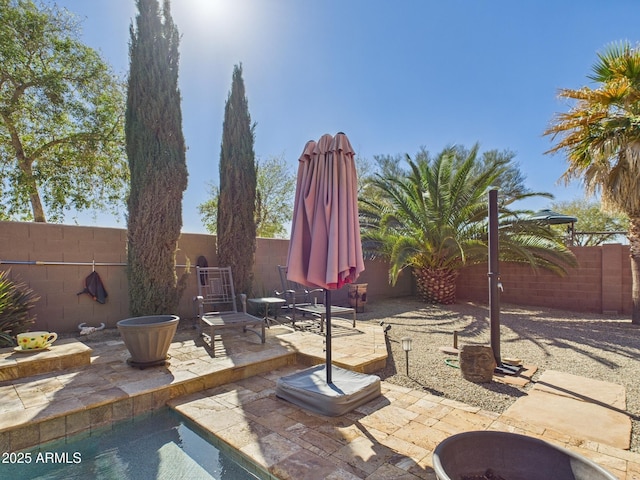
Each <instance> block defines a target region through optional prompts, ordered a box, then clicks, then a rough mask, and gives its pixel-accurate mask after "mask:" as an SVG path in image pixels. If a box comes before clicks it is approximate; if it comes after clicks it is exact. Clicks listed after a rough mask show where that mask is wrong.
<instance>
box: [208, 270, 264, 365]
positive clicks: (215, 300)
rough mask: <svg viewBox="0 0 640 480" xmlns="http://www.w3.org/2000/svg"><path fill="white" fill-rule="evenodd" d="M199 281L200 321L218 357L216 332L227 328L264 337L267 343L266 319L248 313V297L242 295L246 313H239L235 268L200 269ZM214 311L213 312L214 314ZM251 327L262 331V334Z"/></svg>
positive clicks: (243, 308)
mask: <svg viewBox="0 0 640 480" xmlns="http://www.w3.org/2000/svg"><path fill="white" fill-rule="evenodd" d="M196 274H197V281H198V296H197V297H196V298H195V300H196V302H197V303H198V319H199V325H200V327H201V328H202V333H203V336H205V337H206V336H208V337H209V344H210V346H211V350H212V351H213V356H214V357H215V352H216V350H215V343H214V342H215V338H216V332H217V331H219V330H224V329H226V328H242V330H243V331H244V332H246V331H250V332H252V333H255V334H256V335H258V336H259V337H260V340H261V341H262V343H265V324H264V319H262V318H258V317H254V316H253V315H250V314H249V313H247V296H246V295H245V294H244V293H243V294H240V302H241V304H242V311H241V312H239V311H238V307H237V304H236V294H235V291H234V288H233V275H232V274H231V267H196ZM210 309H211V310H210ZM249 327H260V329H259V330H256V329H253V328H251V329H250V328H249Z"/></svg>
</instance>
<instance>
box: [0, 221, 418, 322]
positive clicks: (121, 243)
mask: <svg viewBox="0 0 640 480" xmlns="http://www.w3.org/2000/svg"><path fill="white" fill-rule="evenodd" d="M126 246H127V232H126V230H125V229H120V228H102V227H82V226H70V225H55V224H41V223H22V222H0V269H2V270H8V269H10V270H11V276H12V277H14V278H20V279H22V280H23V281H24V282H25V283H27V284H28V285H29V286H30V287H31V288H32V289H33V290H34V291H35V292H36V293H37V294H38V295H39V296H40V300H39V301H38V302H37V304H36V307H35V309H34V313H35V314H36V317H37V320H36V324H35V325H34V326H33V327H32V328H31V330H36V329H37V330H49V331H56V332H73V331H77V329H78V324H80V323H86V324H87V325H88V326H98V325H100V323H105V324H106V325H107V326H108V327H115V325H116V323H117V322H118V320H121V319H123V318H127V317H129V288H128V281H127V274H126V262H127V253H126ZM288 248H289V242H288V240H281V239H265V238H258V240H257V245H256V256H255V266H254V272H253V273H254V282H253V285H254V291H253V292H247V293H249V295H250V296H272V295H273V294H274V290H276V289H278V290H280V289H281V282H280V277H279V275H278V271H277V268H276V267H277V265H284V264H286V261H287V253H288ZM200 256H204V257H205V258H206V259H207V263H208V265H209V266H216V265H217V257H216V237H215V236H213V235H207V234H183V235H182V236H181V237H180V240H179V242H178V252H177V254H176V263H177V264H178V268H177V274H178V276H180V275H181V274H182V273H183V272H184V267H181V266H180V265H187V264H190V265H191V274H190V275H189V277H188V282H187V288H186V291H185V293H184V295H183V296H182V299H181V301H180V304H179V307H178V312H176V313H177V314H178V315H179V316H180V317H181V318H192V317H194V316H195V311H194V306H193V297H194V296H195V295H196V294H197V291H198V288H197V283H196V275H195V266H196V263H197V260H198V257H200ZM16 261H17V262H24V263H23V264H18V265H16V264H12V262H16ZM51 262H59V263H61V264H56V265H52V264H50V263H51ZM93 262H95V263H96V265H95V270H96V271H97V272H98V274H99V275H100V278H101V279H102V282H103V284H104V286H105V289H106V291H107V293H108V295H109V296H108V298H107V302H106V303H105V304H99V303H97V302H95V301H94V300H93V299H91V298H90V297H89V296H88V295H77V293H78V292H79V291H81V290H82V289H83V288H84V279H85V278H86V277H87V276H88V275H89V274H90V273H91V271H92V270H93V268H94V267H93ZM68 263H70V264H68ZM76 263H84V264H86V265H75V264H76ZM104 263H106V264H109V265H101V264H104ZM366 268H367V270H366V271H365V272H364V274H363V275H362V276H361V277H360V279H359V282H361V283H369V285H368V292H367V293H368V296H369V298H370V299H371V298H383V297H388V296H403V295H409V294H410V293H411V291H412V282H411V278H410V277H411V276H410V275H409V274H405V275H404V276H403V277H402V278H401V279H400V281H399V282H398V284H397V285H396V286H395V287H390V286H389V284H388V281H387V278H388V275H387V267H386V265H385V264H384V263H381V262H366ZM239 293H240V292H239ZM333 300H334V303H335V304H341V305H347V304H348V298H347V290H346V289H342V290H338V291H337V292H336V293H335V294H334V296H333Z"/></svg>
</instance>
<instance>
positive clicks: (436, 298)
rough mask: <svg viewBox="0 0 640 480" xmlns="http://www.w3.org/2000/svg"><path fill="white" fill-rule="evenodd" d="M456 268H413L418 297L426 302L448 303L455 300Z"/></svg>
mask: <svg viewBox="0 0 640 480" xmlns="http://www.w3.org/2000/svg"><path fill="white" fill-rule="evenodd" d="M458 274H459V272H458V271H457V270H448V269H438V268H421V269H416V268H414V269H413V275H414V276H415V278H416V286H417V289H418V298H420V300H423V301H425V302H428V303H440V304H443V305H450V304H452V303H454V302H455V301H456V279H457V278H458Z"/></svg>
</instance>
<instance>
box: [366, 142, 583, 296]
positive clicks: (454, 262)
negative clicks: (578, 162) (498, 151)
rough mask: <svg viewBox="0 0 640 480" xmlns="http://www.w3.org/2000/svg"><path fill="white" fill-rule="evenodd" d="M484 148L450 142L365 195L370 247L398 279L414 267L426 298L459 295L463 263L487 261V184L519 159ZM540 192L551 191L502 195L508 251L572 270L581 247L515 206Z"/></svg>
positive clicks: (503, 242)
mask: <svg viewBox="0 0 640 480" xmlns="http://www.w3.org/2000/svg"><path fill="white" fill-rule="evenodd" d="M461 151H463V152H464V153H465V154H466V156H465V157H464V158H460V156H459V155H458V154H459V153H460V152H461ZM477 153H478V146H477V145H476V146H474V148H472V149H471V150H470V151H466V150H461V149H457V148H447V149H445V150H444V151H443V152H441V153H440V154H439V155H438V156H437V157H436V158H434V159H433V160H430V159H428V158H420V159H419V160H417V161H414V160H412V159H411V158H409V157H408V156H407V162H408V164H409V173H408V174H407V175H393V174H391V175H377V176H376V177H374V179H373V180H372V185H373V187H374V188H375V189H377V195H370V196H368V197H367V198H366V199H365V198H361V200H360V202H361V203H360V205H361V208H360V213H361V221H362V228H363V232H362V237H363V248H364V250H365V252H366V253H367V254H368V255H369V256H370V257H372V258H376V257H380V258H384V259H388V260H389V262H390V269H389V279H390V282H391V283H392V284H394V283H395V282H396V280H397V278H398V275H399V274H400V272H401V271H402V270H403V269H404V268H407V267H412V270H413V274H414V276H415V278H416V284H417V289H418V295H419V297H420V298H421V299H422V300H424V301H427V302H432V303H442V304H450V303H453V302H454V301H455V295H456V278H457V277H458V274H459V272H460V269H462V268H463V267H464V266H466V265H474V264H478V263H486V262H487V257H488V218H487V217H488V215H487V212H488V195H487V191H488V189H489V188H490V187H491V186H492V185H497V184H499V181H500V177H501V175H504V174H505V172H506V171H507V170H509V168H512V165H510V163H509V162H510V160H509V159H506V158H500V157H496V158H493V159H491V160H490V161H484V162H483V161H481V160H480V159H479V158H478V155H477ZM485 160H486V157H485ZM535 195H545V196H549V195H548V194H537V193H529V192H524V191H520V192H514V193H513V194H512V195H511V196H503V197H502V198H501V204H500V206H499V224H500V230H499V232H500V233H499V237H500V258H501V260H504V261H511V262H525V263H528V264H530V265H531V266H533V267H534V268H538V267H541V268H545V269H548V270H551V271H553V272H556V273H558V274H564V273H566V269H565V267H567V266H570V265H575V257H574V256H573V254H572V253H571V252H570V251H569V250H568V249H567V248H566V247H565V246H564V245H563V244H562V242H561V241H559V239H557V237H556V236H555V235H554V234H553V233H552V232H551V230H550V229H549V228H548V227H546V226H543V225H540V224H537V223H532V222H530V221H526V220H523V219H522V218H525V217H526V215H522V214H523V213H525V212H518V211H512V210H509V209H508V205H509V204H511V203H512V202H514V201H516V200H519V199H522V198H525V197H529V196H535Z"/></svg>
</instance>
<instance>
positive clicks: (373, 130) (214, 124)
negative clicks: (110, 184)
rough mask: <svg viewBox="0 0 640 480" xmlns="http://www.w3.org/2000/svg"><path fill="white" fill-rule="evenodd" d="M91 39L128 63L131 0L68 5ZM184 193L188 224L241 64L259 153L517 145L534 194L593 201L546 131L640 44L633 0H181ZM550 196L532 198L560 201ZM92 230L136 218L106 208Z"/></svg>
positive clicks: (209, 177) (212, 165) (124, 67)
mask: <svg viewBox="0 0 640 480" xmlns="http://www.w3.org/2000/svg"><path fill="white" fill-rule="evenodd" d="M56 3H57V4H58V5H59V6H61V7H65V8H67V9H68V10H70V11H72V12H74V13H76V14H77V15H78V16H79V17H80V18H81V19H83V23H82V26H83V32H82V36H81V38H82V40H83V41H84V42H85V43H86V44H88V45H90V46H92V47H94V48H96V49H97V50H99V51H100V52H101V53H102V54H103V57H104V58H105V59H106V60H107V61H108V62H109V63H110V64H111V65H112V66H113V67H114V69H115V71H116V72H117V73H119V74H121V75H122V76H123V78H124V77H125V76H126V74H127V71H128V68H129V65H128V64H129V59H128V42H129V25H130V23H131V22H132V21H133V20H134V18H135V15H136V8H135V2H134V0H57V1H56ZM171 8H172V14H173V18H174V21H175V23H176V25H177V26H178V29H179V31H180V33H181V35H182V40H181V44H180V53H181V61H180V88H181V93H182V98H183V102H182V114H183V131H184V135H185V138H186V142H187V146H188V151H187V163H188V168H189V187H188V189H187V191H186V192H185V196H184V200H183V225H184V226H183V231H185V232H196V233H197V232H205V230H204V228H203V226H202V223H201V220H200V216H199V214H198V212H197V206H198V205H199V204H200V203H202V202H204V201H205V200H206V199H207V197H208V192H209V184H210V183H215V184H217V183H218V159H219V156H220V140H221V135H222V123H223V116H224V104H225V101H226V99H227V95H228V92H229V89H230V87H231V75H232V71H233V67H234V65H235V64H238V63H240V62H242V65H243V78H244V81H245V86H246V93H247V98H248V101H249V111H250V114H251V118H252V121H254V122H256V124H257V126H256V139H255V152H256V156H257V157H259V158H265V159H266V158H269V157H271V156H284V158H285V159H286V161H287V163H288V164H289V165H290V166H291V171H292V172H296V171H297V159H298V157H299V155H300V153H301V152H302V149H303V147H304V145H305V143H306V142H307V140H310V139H318V138H319V137H320V136H321V135H322V134H324V133H331V134H335V133H336V132H338V131H343V132H345V133H346V134H347V135H348V136H349V139H350V140H351V143H352V145H353V146H354V148H355V149H356V152H357V154H358V155H359V156H361V157H364V158H368V159H373V156H374V155H376V154H389V155H396V154H404V153H409V154H411V155H413V154H414V153H416V152H417V151H418V150H419V148H420V147H421V146H424V147H426V148H427V149H428V150H429V151H431V152H432V153H436V152H439V151H441V150H442V149H443V148H444V147H446V146H449V145H452V144H459V145H464V146H467V147H471V146H472V145H473V144H474V143H476V142H479V143H480V146H481V151H484V150H490V149H499V150H505V149H506V150H511V151H513V152H515V153H516V161H517V162H518V163H519V165H520V169H521V170H522V172H523V173H524V174H525V175H526V185H527V187H529V188H530V189H531V190H534V191H545V192H551V193H553V194H554V195H555V200H556V201H563V200H571V199H574V198H578V197H581V196H582V188H581V186H580V185H579V184H573V185H571V186H570V187H566V186H565V185H564V184H563V183H559V182H558V180H559V178H560V176H561V175H562V173H563V172H564V171H565V167H566V163H565V160H564V158H563V156H562V155H554V156H550V155H544V152H545V151H546V150H548V149H549V148H550V146H551V140H550V138H548V137H543V136H542V133H543V131H544V130H545V128H546V127H547V126H548V125H549V122H550V121H551V119H552V118H553V115H554V114H555V113H558V112H562V111H566V110H567V109H568V108H569V106H568V104H566V103H564V102H563V101H561V100H559V99H558V98H557V91H558V89H559V88H579V87H581V86H584V85H587V86H594V85H593V84H592V83H591V81H590V80H588V79H587V75H589V74H590V69H591V66H592V65H593V63H594V62H595V61H596V58H597V57H596V53H597V52H598V51H601V50H602V49H603V48H604V47H605V46H606V45H608V44H610V43H612V42H617V41H620V40H628V41H630V42H632V43H633V44H635V43H637V41H638V36H639V35H640V34H639V30H638V19H639V18H640V2H638V1H637V0H611V1H607V2H605V1H601V0H582V1H581V2H576V1H574V0H537V1H529V2H515V1H513V0H509V1H503V0H493V1H491V2H479V1H472V0H468V1H462V0H447V1H437V2H436V1H431V0H395V1H392V0H173V1H172V6H171ZM549 204H550V201H549V200H546V199H539V200H531V201H529V202H528V203H526V204H523V205H521V206H522V207H524V208H531V209H540V208H547V207H549ZM78 222H79V223H81V224H84V225H101V226H125V222H124V219H120V223H117V222H116V219H115V218H113V217H112V216H110V215H98V216H97V218H95V219H93V218H91V217H90V216H88V215H86V216H85V215H80V216H79V217H78Z"/></svg>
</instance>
